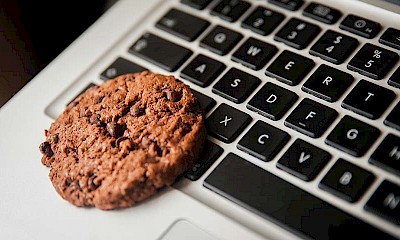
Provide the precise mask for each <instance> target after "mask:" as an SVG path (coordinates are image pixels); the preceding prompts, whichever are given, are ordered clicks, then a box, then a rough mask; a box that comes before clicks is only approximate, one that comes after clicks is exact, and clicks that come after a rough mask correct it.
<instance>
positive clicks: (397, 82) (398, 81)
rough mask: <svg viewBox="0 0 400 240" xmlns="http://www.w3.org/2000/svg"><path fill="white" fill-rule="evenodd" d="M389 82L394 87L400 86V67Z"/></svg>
mask: <svg viewBox="0 0 400 240" xmlns="http://www.w3.org/2000/svg"><path fill="white" fill-rule="evenodd" d="M388 84H389V85H390V86H393V87H397V88H400V67H398V68H397V70H396V71H395V72H394V73H393V74H392V76H390V78H389V80H388Z"/></svg>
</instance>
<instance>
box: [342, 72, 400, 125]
mask: <svg viewBox="0 0 400 240" xmlns="http://www.w3.org/2000/svg"><path fill="white" fill-rule="evenodd" d="M395 97H396V94H395V93H394V92H393V91H391V90H389V89H386V88H384V87H381V86H379V85H376V84H373V83H370V82H368V81H365V80H360V81H359V82H358V83H357V85H356V86H355V87H354V88H353V89H352V90H351V92H350V93H349V95H347V97H346V98H345V99H344V100H343V103H342V107H344V108H347V109H349V110H351V111H353V112H356V113H358V114H360V115H362V116H364V117H367V118H371V119H377V118H379V117H380V116H381V115H382V113H383V112H384V111H385V110H386V109H387V108H388V107H389V105H390V104H391V103H392V102H393V100H394V98H395Z"/></svg>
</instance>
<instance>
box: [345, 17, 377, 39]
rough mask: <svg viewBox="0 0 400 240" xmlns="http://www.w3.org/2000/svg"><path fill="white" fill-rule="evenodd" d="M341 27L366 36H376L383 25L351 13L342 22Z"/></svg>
mask: <svg viewBox="0 0 400 240" xmlns="http://www.w3.org/2000/svg"><path fill="white" fill-rule="evenodd" d="M339 27H340V28H341V29H343V30H346V31H349V32H351V33H354V34H357V35H359V36H361V37H365V38H370V39H371V38H374V37H375V36H376V35H377V34H378V33H379V31H380V30H381V28H382V27H381V25H380V24H379V23H377V22H374V21H371V20H368V19H365V18H362V17H359V16H355V15H352V14H349V15H348V16H346V18H345V19H344V20H343V21H342V22H341V23H340V26H339Z"/></svg>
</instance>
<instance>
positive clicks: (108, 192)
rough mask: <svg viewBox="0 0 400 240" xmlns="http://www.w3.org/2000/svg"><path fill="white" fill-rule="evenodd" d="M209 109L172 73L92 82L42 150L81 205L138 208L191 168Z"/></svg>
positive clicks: (64, 191)
mask: <svg viewBox="0 0 400 240" xmlns="http://www.w3.org/2000/svg"><path fill="white" fill-rule="evenodd" d="M205 135H206V131H205V127H204V113H203V110H202V109H201V108H200V107H199V104H198V102H197V99H196V97H195V96H194V95H193V94H192V93H191V91H190V88H189V87H188V86H187V85H185V84H184V83H182V82H180V81H178V80H176V79H175V78H174V77H173V76H164V75H160V74H154V73H151V72H148V71H145V72H142V73H135V74H127V75H123V76H119V77H117V78H115V79H112V80H109V81H107V82H105V83H103V84H102V85H100V86H94V87H92V88H89V89H88V90H87V91H86V92H85V93H83V94H82V95H80V96H79V97H77V98H76V99H75V100H74V101H73V102H71V103H70V104H69V105H68V106H67V108H66V109H65V111H64V112H63V113H62V114H61V115H60V116H59V117H58V118H57V119H56V120H55V121H54V122H53V123H52V124H51V126H50V128H49V129H48V130H45V136H46V141H45V142H43V143H42V144H40V146H39V149H40V151H41V153H42V154H43V156H42V159H41V161H42V163H43V164H44V165H45V166H47V167H50V173H49V177H50V179H51V182H52V184H53V186H54V188H55V190H56V191H57V192H58V193H59V194H60V195H61V197H63V198H64V199H65V200H67V201H69V202H70V203H72V204H74V205H76V206H95V207H97V208H100V209H114V208H123V207H128V206H132V205H134V204H135V203H137V202H139V201H142V200H144V199H146V198H147V197H149V196H151V195H153V194H155V193H156V192H157V191H158V190H159V189H161V188H163V187H164V186H167V185H171V184H172V183H173V182H174V181H175V180H176V178H177V177H178V176H180V175H181V174H182V173H184V172H185V171H186V170H187V169H188V168H189V167H191V166H192V165H193V164H194V163H195V161H196V159H197V157H198V155H199V152H200V151H201V146H202V145H203V143H204V140H205Z"/></svg>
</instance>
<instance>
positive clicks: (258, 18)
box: [241, 7, 285, 36]
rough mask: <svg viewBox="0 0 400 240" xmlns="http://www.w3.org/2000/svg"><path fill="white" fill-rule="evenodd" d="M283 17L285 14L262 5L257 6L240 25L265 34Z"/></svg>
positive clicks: (273, 28)
mask: <svg viewBox="0 0 400 240" xmlns="http://www.w3.org/2000/svg"><path fill="white" fill-rule="evenodd" d="M284 18H285V16H283V15H282V14H280V13H278V12H275V11H272V10H269V9H266V8H264V7H257V8H256V10H254V12H252V13H251V14H250V16H248V17H247V18H246V19H245V20H244V21H243V22H242V25H241V26H242V27H243V28H247V29H250V30H251V31H253V32H255V33H258V34H261V35H264V36H265V35H268V34H270V33H271V32H272V31H273V30H275V28H276V27H277V26H278V25H279V24H280V23H281V22H282V21H283V19H284Z"/></svg>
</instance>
